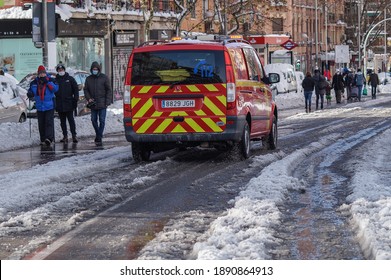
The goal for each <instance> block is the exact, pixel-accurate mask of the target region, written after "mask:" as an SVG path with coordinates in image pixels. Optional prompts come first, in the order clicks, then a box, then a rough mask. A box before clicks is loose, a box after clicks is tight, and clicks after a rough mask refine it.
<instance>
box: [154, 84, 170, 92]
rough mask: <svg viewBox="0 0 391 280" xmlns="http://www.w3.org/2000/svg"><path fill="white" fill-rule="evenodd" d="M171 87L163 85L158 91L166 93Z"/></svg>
mask: <svg viewBox="0 0 391 280" xmlns="http://www.w3.org/2000/svg"><path fill="white" fill-rule="evenodd" d="M168 89H169V86H161V87H159V89H158V90H157V91H156V93H165V92H166V91H167V90H168Z"/></svg>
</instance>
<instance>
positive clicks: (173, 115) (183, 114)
mask: <svg viewBox="0 0 391 280" xmlns="http://www.w3.org/2000/svg"><path fill="white" fill-rule="evenodd" d="M175 116H188V115H187V113H186V112H185V111H176V112H172V113H170V117H175Z"/></svg>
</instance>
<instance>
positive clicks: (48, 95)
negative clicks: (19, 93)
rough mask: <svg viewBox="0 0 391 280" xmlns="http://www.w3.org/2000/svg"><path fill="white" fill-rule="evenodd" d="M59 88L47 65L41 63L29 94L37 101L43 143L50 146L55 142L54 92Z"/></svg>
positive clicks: (40, 134) (31, 98)
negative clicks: (47, 71) (48, 72)
mask: <svg viewBox="0 0 391 280" xmlns="http://www.w3.org/2000/svg"><path fill="white" fill-rule="evenodd" d="M57 90H58V85H57V83H56V81H55V80H54V79H52V78H50V76H49V75H48V74H47V73H46V69H45V67H44V66H43V65H40V66H39V67H38V70H37V77H36V78H35V79H34V80H33V81H32V82H31V83H30V88H29V90H28V92H27V96H28V98H29V99H30V100H34V101H35V107H36V108H37V119H38V130H39V137H40V140H41V145H47V146H50V145H51V144H52V143H53V142H54V103H55V100H54V99H55V96H54V93H55V92H56V91H57Z"/></svg>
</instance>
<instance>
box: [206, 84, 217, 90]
mask: <svg viewBox="0 0 391 280" xmlns="http://www.w3.org/2000/svg"><path fill="white" fill-rule="evenodd" d="M205 87H206V89H207V90H209V91H219V90H218V88H217V87H215V86H214V85H211V84H207V85H205Z"/></svg>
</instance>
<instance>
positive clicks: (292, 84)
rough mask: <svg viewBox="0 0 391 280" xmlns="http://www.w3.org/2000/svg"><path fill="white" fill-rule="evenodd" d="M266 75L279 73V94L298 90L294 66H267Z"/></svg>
mask: <svg viewBox="0 0 391 280" xmlns="http://www.w3.org/2000/svg"><path fill="white" fill-rule="evenodd" d="M265 71H266V73H267V74H268V73H278V74H279V75H280V81H279V82H278V83H277V84H276V85H277V92H278V94H279V93H287V92H292V91H296V90H297V82H296V74H295V69H294V67H293V65H291V64H287V63H271V64H267V65H265Z"/></svg>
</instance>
